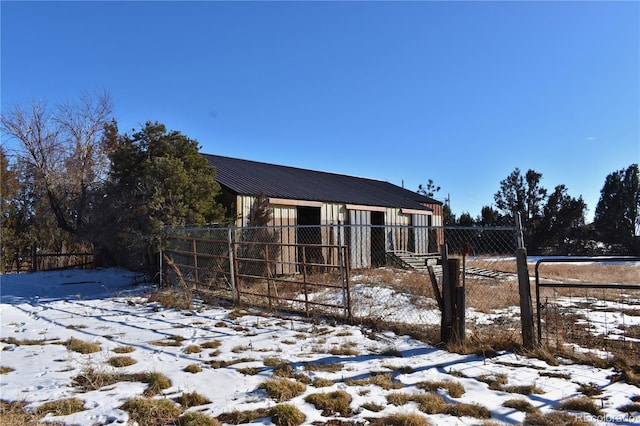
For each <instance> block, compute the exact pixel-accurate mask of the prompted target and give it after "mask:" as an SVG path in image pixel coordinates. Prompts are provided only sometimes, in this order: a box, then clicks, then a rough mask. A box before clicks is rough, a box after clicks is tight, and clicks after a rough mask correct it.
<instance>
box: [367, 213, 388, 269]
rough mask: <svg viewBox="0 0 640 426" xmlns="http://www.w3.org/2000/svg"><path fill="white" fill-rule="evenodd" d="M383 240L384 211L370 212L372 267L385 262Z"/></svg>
mask: <svg viewBox="0 0 640 426" xmlns="http://www.w3.org/2000/svg"><path fill="white" fill-rule="evenodd" d="M384 241H385V238H384V212H371V265H372V266H373V267H374V268H376V267H379V266H384V265H385V264H386V263H387V253H386V250H385V248H384V247H385V244H384Z"/></svg>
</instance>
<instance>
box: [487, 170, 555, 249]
mask: <svg viewBox="0 0 640 426" xmlns="http://www.w3.org/2000/svg"><path fill="white" fill-rule="evenodd" d="M541 180H542V174H541V173H538V172H536V171H534V170H531V169H529V170H528V171H527V173H526V174H525V176H522V174H521V172H520V169H519V168H517V167H516V168H515V169H514V171H513V172H511V174H510V175H509V176H508V177H507V178H506V179H504V180H502V181H501V182H500V190H499V191H498V192H496V193H495V195H494V196H493V197H494V200H495V202H496V207H497V208H498V209H499V210H501V211H502V212H503V213H504V214H505V215H508V216H513V215H514V214H516V213H520V217H521V219H522V226H523V228H524V237H525V241H526V244H527V247H528V248H530V249H531V250H533V251H535V250H537V248H538V246H539V244H540V239H541V236H540V221H541V219H542V203H543V201H544V200H545V199H546V196H547V190H546V189H545V188H543V187H542V186H540V181H541Z"/></svg>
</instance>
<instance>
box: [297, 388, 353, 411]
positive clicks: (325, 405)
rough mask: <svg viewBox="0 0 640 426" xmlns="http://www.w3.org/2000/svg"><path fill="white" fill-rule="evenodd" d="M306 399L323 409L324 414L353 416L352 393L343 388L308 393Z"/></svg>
mask: <svg viewBox="0 0 640 426" xmlns="http://www.w3.org/2000/svg"><path fill="white" fill-rule="evenodd" d="M304 400H305V401H306V402H308V403H310V404H313V405H314V406H315V407H316V408H317V409H319V410H322V415H323V416H334V415H340V416H351V415H352V413H351V408H350V407H349V405H350V404H351V395H349V394H348V393H347V392H345V391H343V390H337V391H334V392H329V393H313V394H311V395H307V396H306V397H305V398H304Z"/></svg>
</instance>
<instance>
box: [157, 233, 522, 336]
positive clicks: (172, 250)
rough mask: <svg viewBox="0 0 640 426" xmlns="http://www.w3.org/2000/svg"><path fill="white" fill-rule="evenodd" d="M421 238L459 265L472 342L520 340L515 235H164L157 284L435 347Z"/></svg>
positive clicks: (436, 322)
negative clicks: (505, 336) (414, 338)
mask: <svg viewBox="0 0 640 426" xmlns="http://www.w3.org/2000/svg"><path fill="white" fill-rule="evenodd" d="M438 236H440V237H438ZM421 238H431V239H437V240H439V242H444V243H446V245H447V247H448V254H449V256H450V257H458V258H460V259H461V264H462V280H463V282H464V283H465V285H466V289H467V291H466V293H467V296H466V297H467V306H468V309H467V322H468V323H469V332H470V335H471V336H472V337H473V338H475V339H478V340H482V339H484V338H489V337H491V335H492V334H495V330H496V327H494V326H492V325H495V324H499V325H500V328H499V329H500V330H501V331H503V332H504V331H505V330H507V331H508V332H510V333H512V334H513V338H514V339H519V335H518V321H519V317H518V315H519V309H518V298H519V294H518V281H517V273H516V262H515V257H514V252H515V249H516V245H517V243H516V241H517V238H516V233H515V228H513V227H500V228H495V227H494V228H490V227H487V228H480V227H428V228H427V227H410V226H408V227H407V226H374V225H368V226H364V225H345V224H331V225H313V226H281V227H256V228H250V227H245V228H197V229H172V230H170V231H169V232H168V240H167V249H166V250H165V251H164V252H163V254H162V261H163V263H164V265H163V270H164V274H163V281H164V283H165V284H170V285H179V286H183V287H185V288H189V289H191V290H193V291H195V292H197V293H198V294H200V295H201V296H202V297H203V298H205V299H207V300H210V301H213V300H215V301H218V302H221V303H231V304H233V305H236V306H251V307H259V308H263V309H269V310H272V311H283V312H284V311H287V312H298V313H301V314H303V315H306V316H308V317H314V318H315V317H333V318H336V319H339V320H344V321H349V322H352V323H359V324H366V325H368V326H371V327H373V328H375V329H379V330H385V329H393V330H397V331H401V332H405V333H409V334H415V335H419V336H421V337H426V338H427V339H428V340H432V341H437V340H438V337H437V336H439V333H440V327H441V323H442V311H441V305H440V303H441V301H439V298H440V297H441V286H442V265H441V264H440V259H441V253H439V252H434V251H433V248H434V247H438V245H437V244H434V242H433V241H431V242H430V243H429V244H420V243H418V240H420V239H421ZM399 246H401V247H402V248H403V249H402V250H398V249H395V247H399ZM419 247H422V248H423V250H422V252H420V250H416V249H417V248H419ZM407 248H408V249H407ZM427 248H428V249H427ZM411 249H413V250H411Z"/></svg>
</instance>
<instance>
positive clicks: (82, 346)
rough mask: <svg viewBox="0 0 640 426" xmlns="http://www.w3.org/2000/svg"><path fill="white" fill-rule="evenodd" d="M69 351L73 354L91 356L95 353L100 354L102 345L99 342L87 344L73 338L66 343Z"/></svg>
mask: <svg viewBox="0 0 640 426" xmlns="http://www.w3.org/2000/svg"><path fill="white" fill-rule="evenodd" d="M65 346H66V347H67V349H69V350H70V351H73V352H78V353H81V354H91V353H94V352H100V349H101V348H100V343H97V342H85V341H84V340H80V339H76V338H73V337H72V338H71V339H69V340H67V341H66V342H65Z"/></svg>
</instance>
